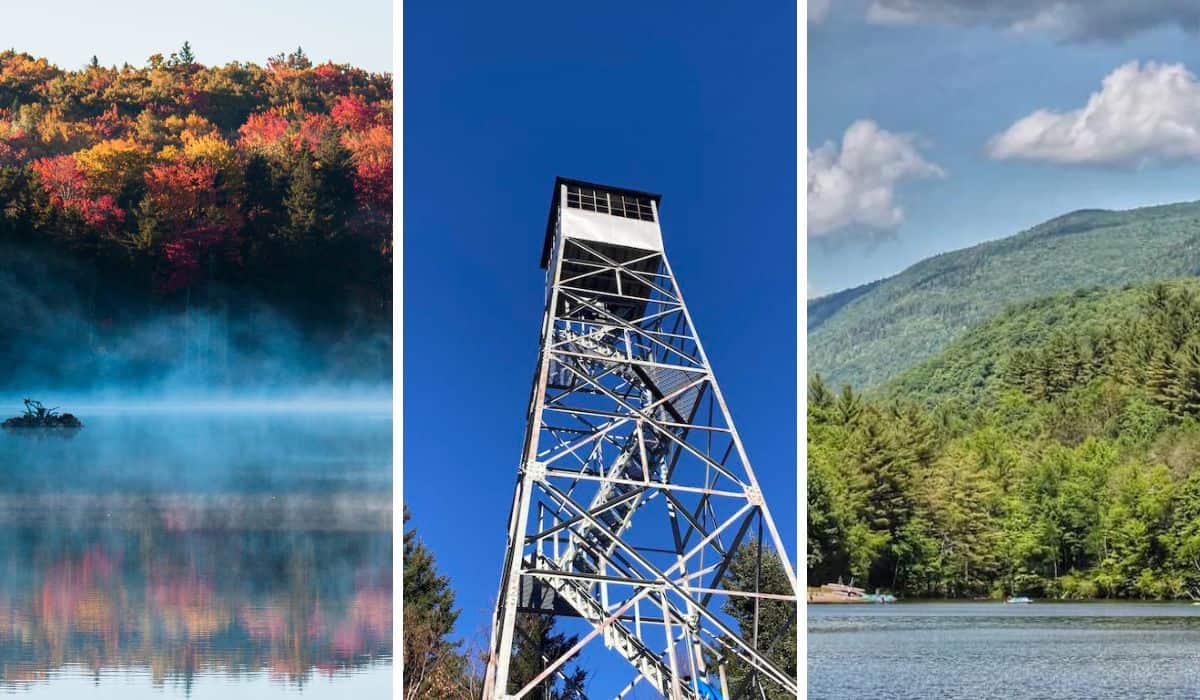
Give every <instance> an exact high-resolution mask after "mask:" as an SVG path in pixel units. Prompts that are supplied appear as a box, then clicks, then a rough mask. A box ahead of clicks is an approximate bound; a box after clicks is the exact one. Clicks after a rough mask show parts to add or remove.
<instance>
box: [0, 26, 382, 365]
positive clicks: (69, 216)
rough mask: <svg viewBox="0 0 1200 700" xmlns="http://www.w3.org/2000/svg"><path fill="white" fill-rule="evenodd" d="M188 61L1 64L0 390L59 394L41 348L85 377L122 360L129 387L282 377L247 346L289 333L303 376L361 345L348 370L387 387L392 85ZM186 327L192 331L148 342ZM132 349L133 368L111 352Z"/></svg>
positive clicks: (333, 74) (345, 69) (17, 57)
mask: <svg viewBox="0 0 1200 700" xmlns="http://www.w3.org/2000/svg"><path fill="white" fill-rule="evenodd" d="M199 53H200V52H198V51H197V52H194V51H193V49H192V47H191V46H190V45H188V44H186V43H185V44H184V45H183V47H182V48H181V49H180V50H179V51H177V52H175V53H172V54H170V55H169V56H168V57H165V58H164V57H163V56H162V55H154V56H151V57H150V58H149V59H148V61H147V63H146V65H144V66H141V67H135V66H131V65H128V64H126V65H123V66H119V67H114V66H103V65H101V64H100V63H99V61H97V60H95V59H93V61H92V62H91V64H90V65H88V66H86V67H83V68H81V69H77V70H67V69H62V68H59V67H57V66H55V65H53V64H51V63H49V62H48V61H47V60H45V59H43V58H37V57H34V56H31V55H29V54H26V53H20V52H16V51H12V50H10V51H4V52H2V53H0V331H3V332H5V333H12V334H16V336H15V337H20V338H21V339H22V348H23V349H22V350H21V352H20V353H18V352H17V351H16V350H15V349H10V350H8V351H3V352H0V361H2V362H3V366H4V367H5V368H6V369H7V370H8V371H7V372H5V373H4V374H5V377H4V379H5V380H6V381H2V382H0V384H15V385H21V386H23V385H25V384H28V383H29V382H30V381H43V380H44V381H47V382H53V381H55V379H56V375H55V373H54V372H50V371H48V370H47V368H46V366H44V365H45V363H41V364H39V363H38V362H33V360H31V359H30V358H33V357H34V356H33V354H32V353H30V352H29V349H30V348H33V347H37V348H39V351H40V354H41V355H42V356H50V355H64V356H65V355H71V356H72V358H71V361H67V360H66V359H62V358H60V360H59V361H58V363H57V365H58V367H65V366H79V367H87V368H89V369H88V371H90V372H92V374H95V373H97V372H100V371H101V370H103V369H104V367H105V366H107V365H110V364H112V363H113V357H114V355H115V354H120V362H119V363H118V364H120V366H121V368H122V371H125V370H128V372H127V373H128V374H129V376H131V377H132V376H137V375H138V372H139V371H140V370H137V371H135V370H134V369H130V367H133V366H134V365H136V364H137V363H138V362H141V363H142V364H145V365H159V366H161V365H163V364H164V362H166V358H167V357H169V356H171V355H175V356H183V355H194V356H196V357H201V358H204V359H205V360H207V361H209V362H212V363H216V362H218V361H222V362H224V365H223V366H229V364H230V363H229V362H228V361H227V358H228V357H229V356H230V355H237V353H238V352H239V350H240V349H244V348H246V347H250V346H255V347H256V350H255V352H257V353H258V355H259V356H264V357H266V356H270V357H275V358H278V357H279V351H278V349H277V348H270V347H267V346H268V345H270V344H271V343H265V344H263V343H258V339H259V338H258V337H259V336H264V335H272V330H273V329H274V328H276V327H282V326H286V327H287V328H288V329H289V332H291V331H292V330H295V331H296V332H295V334H294V335H292V336H288V337H289V340H288V344H289V345H290V346H293V348H292V349H294V350H297V352H295V353H294V356H296V357H300V356H315V355H324V356H326V357H327V358H331V359H329V363H334V364H336V363H337V362H339V360H338V359H336V358H338V357H354V356H356V354H361V353H359V352H358V351H359V349H361V348H359V347H358V346H363V347H365V348H366V352H367V353H368V354H369V355H370V357H369V360H368V361H366V362H365V363H359V364H360V365H363V366H366V365H369V366H370V373H373V374H376V375H378V374H379V373H380V372H386V363H385V362H384V354H385V351H388V352H390V351H389V350H388V348H386V347H384V346H386V345H387V344H388V343H389V342H390V341H389V340H387V339H386V337H387V336H388V334H389V333H390V319H391V299H390V293H391V255H392V247H391V246H392V243H391V241H392V79H391V76H390V74H386V73H369V72H366V71H363V70H361V69H358V68H355V67H352V66H349V65H338V64H334V63H324V64H321V65H313V64H312V62H311V61H310V60H309V59H308V58H307V57H306V56H305V55H304V52H303V51H302V50H300V49H297V50H296V51H294V52H292V53H290V54H286V55H284V54H280V55H278V56H275V57H273V58H271V59H269V60H268V61H267V62H266V65H265V66H260V65H257V64H254V63H240V62H234V63H229V64H227V65H224V66H206V65H204V64H202V63H201V62H200V61H199V59H198V58H197V55H199ZM264 309H266V311H264ZM180 311H187V312H188V313H189V314H191V315H189V316H188V323H187V324H186V325H185V326H181V325H179V324H178V323H175V322H174V321H173V320H168V321H166V322H164V323H162V324H159V325H158V326H155V327H153V328H152V329H147V328H146V326H145V324H146V319H147V318H151V317H156V320H161V319H160V318H157V317H161V315H162V314H164V313H171V314H176V315H181V314H177V312H180ZM204 313H209V314H210V316H207V317H206V316H204V315H203V314H204ZM197 319H198V320H199V322H200V325H199V326H197ZM264 319H269V320H264ZM205 321H207V323H205ZM197 327H199V328H201V329H202V330H203V329H205V328H207V329H208V330H204V331H203V332H204V333H207V334H208V336H215V335H218V334H220V335H221V336H222V339H223V340H222V342H221V343H220V344H214V343H212V342H209V339H208V338H200V335H201V331H198V330H197ZM214 328H219V332H218V331H214V330H212V329H214ZM312 333H317V334H318V335H319V334H322V333H323V334H324V336H323V339H322V340H320V341H314V340H313V336H312ZM138 335H141V336H145V337H146V338H141V339H138V340H137V343H138V346H137V348H135V352H134V353H132V355H131V354H130V353H127V352H124V351H123V350H121V351H114V350H113V348H114V347H115V346H117V345H118V344H120V343H124V342H126V341H127V340H129V339H130V338H133V337H134V336H138ZM182 337H187V338H191V339H193V340H197V339H199V340H197V342H200V343H202V344H203V347H198V348H196V349H194V350H189V349H188V348H186V347H184V345H183V344H182V341H178V342H177V341H176V339H178V338H182ZM275 337H276V339H277V338H278V337H279V336H278V334H275ZM147 338H148V339H149V340H147ZM365 338H370V339H371V340H369V341H364V340H363V339H365ZM272 342H274V341H272ZM256 343H257V345H256ZM275 344H276V345H278V344H279V343H275ZM79 346H84V347H82V350H83V351H84V352H83V356H82V357H80V358H75V357H74V356H73V355H74V353H75V352H76V351H79V350H80V349H81V347H79ZM143 346H148V347H150V348H152V350H153V351H145V352H143V351H142V350H141V349H140V348H142V347H143ZM159 346H161V352H160V351H158V350H157V349H155V348H158V347H159ZM303 347H310V348H311V352H299V351H298V349H299V348H303ZM134 355H137V357H134V358H133V360H132V361H131V360H130V358H131V357H133V356H134ZM34 359H36V358H34ZM359 359H361V358H357V359H356V360H355V362H357V361H358V360H359ZM316 364H320V363H316ZM343 364H345V363H343ZM27 365H28V366H27ZM262 368H263V365H262V363H259V364H257V365H255V366H254V368H253V369H252V370H246V371H243V372H242V376H254V375H261V374H262ZM55 369H57V367H56V368H55ZM26 370H27V374H28V376H30V377H34V378H35V379H29V380H26V379H25V378H24V377H23V378H22V379H20V380H14V381H7V379H8V378H9V377H12V376H18V375H21V373H22V372H23V371H26ZM222 376H223V378H225V379H226V380H228V381H229V382H235V381H238V380H239V377H238V375H237V373H236V372H234V371H232V370H229V371H226V372H225V374H224V375H222ZM71 379H72V381H75V380H76V379H78V378H77V377H72V378H71Z"/></svg>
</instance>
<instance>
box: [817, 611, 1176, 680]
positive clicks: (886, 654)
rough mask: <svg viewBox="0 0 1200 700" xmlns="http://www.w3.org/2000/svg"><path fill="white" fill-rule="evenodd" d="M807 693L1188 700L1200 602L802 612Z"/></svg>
mask: <svg viewBox="0 0 1200 700" xmlns="http://www.w3.org/2000/svg"><path fill="white" fill-rule="evenodd" d="M807 639H808V697H809V698H812V699H813V700H818V699H826V698H828V699H830V700H834V699H836V700H842V699H844V698H882V697H888V698H1081V699H1082V698H1088V699H1093V698H1195V697H1197V696H1200V670H1198V669H1200V606H1192V605H1191V604H1190V603H1121V602H1117V603H1051V602H1038V601H1035V602H1034V603H1032V604H1030V605H1005V604H1003V603H985V602H979V603H898V604H896V605H862V606H857V605H810V606H808V637H807Z"/></svg>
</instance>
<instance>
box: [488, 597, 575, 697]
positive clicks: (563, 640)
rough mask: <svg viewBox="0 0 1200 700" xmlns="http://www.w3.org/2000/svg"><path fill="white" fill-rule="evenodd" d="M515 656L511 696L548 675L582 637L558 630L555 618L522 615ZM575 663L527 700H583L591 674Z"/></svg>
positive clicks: (510, 673) (569, 663) (511, 667)
mask: <svg viewBox="0 0 1200 700" xmlns="http://www.w3.org/2000/svg"><path fill="white" fill-rule="evenodd" d="M513 637H514V639H513V654H512V657H511V661H510V663H509V671H508V687H509V692H516V691H518V690H520V689H521V688H523V687H525V685H526V684H528V683H529V682H530V681H532V680H533V679H534V678H536V677H537V676H538V675H539V674H541V673H542V671H544V670H545V669H546V668H547V666H548V665H549V663H550V662H551V661H553V660H555V659H557V658H559V657H560V656H562V655H563V654H564V653H566V652H567V650H569V649H570V648H571V647H572V646H574V645H575V643H576V642H578V641H579V637H578V636H576V635H567V634H564V633H561V632H556V631H555V630H554V617H553V616H551V615H540V614H536V613H518V614H517V622H516V630H515V634H514V635H513ZM574 661H575V660H574V659H572V660H569V661H567V662H566V663H565V664H563V665H562V666H560V667H559V668H558V670H557V672H555V673H552V674H551V675H550V677H549V678H547V679H546V680H545V681H543V682H541V683H539V684H538V685H537V686H535V687H534V690H533V691H532V692H531V693H530V695H527V696H526V697H530V698H538V699H539V700H582V699H583V698H586V697H587V695H586V694H585V693H584V687H585V684H586V682H587V677H588V674H587V671H585V670H583V669H582V668H580V667H579V666H578V665H577V664H575V663H574Z"/></svg>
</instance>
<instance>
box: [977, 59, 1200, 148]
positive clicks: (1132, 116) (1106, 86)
mask: <svg viewBox="0 0 1200 700" xmlns="http://www.w3.org/2000/svg"><path fill="white" fill-rule="evenodd" d="M988 152H989V154H990V155H991V156H992V157H993V158H997V159H1023V160H1039V161H1048V162H1052V163H1066V164H1074V165H1103V166H1116V167H1141V166H1144V165H1147V164H1150V163H1153V162H1156V161H1182V160H1200V83H1198V82H1197V81H1196V76H1195V75H1193V74H1192V73H1191V72H1189V71H1188V70H1187V69H1186V68H1185V67H1184V66H1183V65H1182V64H1179V63H1174V64H1158V63H1147V64H1146V65H1145V67H1144V68H1143V67H1141V66H1140V65H1139V64H1138V63H1137V62H1136V61H1134V62H1132V63H1127V64H1125V65H1123V66H1121V67H1120V68H1117V69H1116V70H1114V71H1113V72H1112V73H1109V74H1108V75H1107V76H1106V77H1105V78H1104V82H1103V84H1102V86H1101V88H1100V91H1099V92H1095V93H1092V96H1091V97H1090V98H1088V101H1087V104H1086V105H1085V106H1083V107H1082V108H1080V109H1076V110H1072V111H1069V112H1052V111H1050V110H1045V109H1039V110H1037V111H1036V112H1034V113H1032V114H1030V115H1029V116H1027V117H1025V118H1024V119H1021V120H1019V121H1017V122H1016V123H1015V124H1013V125H1012V126H1010V127H1008V129H1006V130H1005V131H1003V132H1002V133H999V134H997V135H996V136H994V137H992V139H991V140H990V141H989V142H988Z"/></svg>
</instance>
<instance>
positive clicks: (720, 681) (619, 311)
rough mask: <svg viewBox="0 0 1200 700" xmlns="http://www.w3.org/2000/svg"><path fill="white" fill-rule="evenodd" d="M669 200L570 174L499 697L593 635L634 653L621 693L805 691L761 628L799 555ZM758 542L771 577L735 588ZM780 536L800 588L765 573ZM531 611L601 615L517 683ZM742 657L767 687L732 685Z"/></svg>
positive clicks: (522, 476)
mask: <svg viewBox="0 0 1200 700" xmlns="http://www.w3.org/2000/svg"><path fill="white" fill-rule="evenodd" d="M660 200H661V197H659V196H658V195H654V194H649V193H646V192H639V191H635V190H627V189H622V188H617V187H608V186H604V185H596V184H592V183H587V182H582V181H579V180H569V179H565V178H558V179H557V180H556V181H555V186H554V198H553V202H552V204H551V207H550V216H549V220H548V222H547V224H546V238H545V244H544V246H543V249H542V259H541V266H542V267H543V268H544V269H545V270H546V307H545V313H544V316H543V320H542V336H541V346H540V348H539V351H538V361H537V368H536V371H535V373H534V376H533V390H532V395H531V396H530V401H529V410H528V414H527V423H526V429H525V439H524V445H523V453H522V456H521V462H520V464H519V467H518V473H517V484H516V494H515V496H514V498H513V504H512V510H511V512H510V515H509V522H508V544H507V550H506V553H505V556H504V568H503V572H502V574H501V580H500V593H499V597H498V598H497V603H496V611H495V617H494V619H493V622H492V641H491V653H490V657H489V660H488V666H487V677H486V680H485V688H484V700H509V699H515V698H523V697H531V698H532V697H533V696H532V695H530V693H531V691H532V690H533V689H534V688H536V687H537V686H538V685H539V684H540V683H541V682H542V681H543V680H545V679H547V678H551V677H552V676H553V675H555V674H561V672H562V669H563V665H564V664H565V663H566V662H567V661H569V660H570V659H571V658H572V657H573V656H575V655H576V654H577V653H578V652H579V651H580V650H581V649H582V648H583V647H584V646H586V645H589V644H597V645H598V644H603V646H604V647H606V648H608V649H609V650H611V652H612V653H615V654H617V655H619V656H621V657H623V658H624V659H625V660H626V661H628V664H629V667H630V671H631V673H630V677H631V680H630V682H629V684H628V685H627V686H625V689H624V690H623V691H621V692H620V693H619V694H618V696H617V697H618V698H620V697H627V696H628V695H630V694H631V693H632V692H634V690H635V689H638V688H645V687H647V686H648V687H650V688H653V689H654V690H655V691H657V692H658V693H660V694H661V695H662V696H663V697H665V698H671V699H672V700H694V699H696V698H700V697H703V696H702V694H701V691H702V690H703V688H704V685H705V684H708V685H710V686H711V687H713V688H719V687H721V686H725V687H724V691H723V697H724V698H725V700H731V695H730V694H731V693H732V694H733V695H735V696H737V697H754V698H759V697H762V696H763V689H765V688H770V687H775V688H779V689H782V690H784V691H787V692H791V693H795V692H796V690H797V679H796V678H795V677H793V676H792V675H791V674H789V673H788V672H786V671H784V670H782V669H781V668H779V667H778V666H777V665H776V664H775V663H773V662H772V661H771V659H770V655H769V649H770V647H771V645H772V644H774V643H775V642H776V641H777V640H775V639H765V638H764V637H765V635H760V634H759V629H758V609H759V606H760V605H762V604H763V601H780V600H782V601H786V602H787V604H789V605H793V606H794V605H796V601H797V600H798V598H797V596H798V589H797V584H796V575H795V571H794V569H793V568H792V565H791V562H790V560H789V558H788V555H787V552H786V550H785V549H784V547H783V543H782V541H781V539H780V536H779V531H778V528H777V527H776V524H775V522H774V521H773V520H772V519H771V515H770V512H769V511H768V510H767V504H766V502H765V500H764V498H763V493H762V491H761V490H760V489H759V485H758V481H757V480H756V479H755V476H754V471H753V470H752V469H751V467H750V462H749V460H748V459H747V457H746V451H745V449H744V448H743V446H742V442H741V439H740V438H739V437H738V432H737V429H736V428H735V427H734V424H733V421H732V419H731V418H730V415H729V409H728V408H727V406H726V405H725V400H724V398H723V397H722V395H721V391H720V389H719V388H718V386H717V381H716V378H715V377H714V375H713V372H712V368H711V367H710V366H709V363H708V358H707V357H706V356H705V354H704V349H703V347H702V346H701V344H700V338H699V336H698V335H697V334H696V331H695V327H694V326H693V324H692V319H691V316H690V315H689V314H688V309H687V305H686V304H685V303H684V299H683V295H682V293H681V292H680V290H679V285H678V284H677V283H676V280H675V275H674V273H673V272H672V270H671V266H670V264H668V262H667V256H666V254H665V252H664V249H663V240H662V230H661V228H660V227H659V211H658V205H659V202H660ZM778 468H787V469H791V468H792V465H790V464H788V465H779V467H778ZM756 542H757V545H758V546H757V549H753V545H754V544H755V543H756ZM744 546H750V547H751V550H750V551H752V552H753V553H755V555H756V557H757V563H756V564H755V567H756V570H755V572H754V575H753V576H750V577H749V578H750V579H751V580H752V582H753V585H750V586H741V587H738V588H732V587H731V586H732V582H731V578H733V577H731V576H728V574H729V573H730V566H731V564H732V562H733V560H734V557H735V554H736V553H737V551H738V549H739V547H744ZM764 548H765V549H766V550H767V551H770V550H772V549H773V550H774V551H775V552H777V553H778V554H779V558H780V560H781V561H782V564H783V568H784V570H785V571H786V574H787V578H788V582H789V584H790V590H786V591H774V592H762V591H761V590H760V586H759V585H758V581H759V579H760V574H761V566H762V564H761V561H762V553H763V552H764ZM754 558H755V557H751V559H754ZM746 578H747V577H742V580H743V581H744V580H746ZM731 597H740V598H741V599H742V600H744V601H749V602H750V605H751V606H752V607H753V610H754V619H753V624H751V625H743V626H742V627H749V629H745V628H743V629H738V625H737V623H736V622H734V621H733V620H732V619H731V618H730V616H729V615H727V614H726V613H725V612H724V611H723V609H722V608H723V603H724V602H725V601H727V600H729V599H730V598H731ZM774 604H775V605H779V603H778V602H775V603H774ZM521 613H543V614H552V615H556V616H568V617H572V618H576V619H578V620H581V621H582V628H583V629H584V632H583V633H581V634H580V638H579V640H578V643H577V644H576V645H575V646H574V647H572V648H571V649H569V650H567V651H566V652H565V653H564V654H562V655H561V656H560V657H559V658H554V659H549V658H545V659H543V661H544V662H545V664H546V666H545V670H544V671H543V672H542V673H541V674H540V675H539V676H537V677H535V678H533V679H532V680H529V681H528V682H527V683H525V685H524V687H516V685H515V684H510V657H511V655H512V650H513V645H514V642H515V639H516V637H515V635H516V634H518V632H519V630H517V629H515V628H516V619H517V615H518V614H521ZM788 634H795V630H794V629H793V630H790V631H789V632H788ZM735 658H736V659H737V660H738V663H739V665H740V666H741V667H742V668H745V669H749V673H748V675H747V678H748V679H749V681H747V682H748V683H749V685H750V686H751V687H742V688H733V689H731V688H729V683H728V682H727V681H726V678H725V675H724V673H723V672H722V671H723V666H722V665H723V664H724V663H726V662H728V661H730V660H731V659H735Z"/></svg>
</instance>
